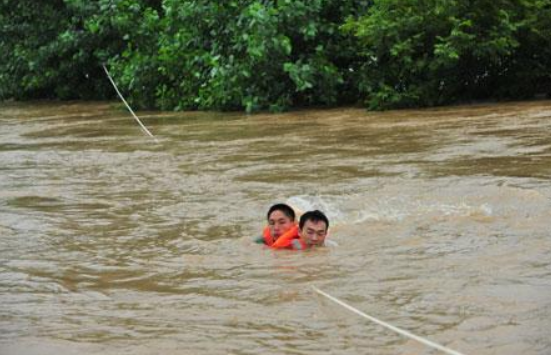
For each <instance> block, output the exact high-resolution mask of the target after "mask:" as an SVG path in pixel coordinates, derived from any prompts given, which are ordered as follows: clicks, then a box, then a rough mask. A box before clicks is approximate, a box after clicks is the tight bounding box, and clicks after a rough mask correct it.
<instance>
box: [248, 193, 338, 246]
mask: <svg viewBox="0 0 551 355" xmlns="http://www.w3.org/2000/svg"><path fill="white" fill-rule="evenodd" d="M294 221H295V212H294V210H293V209H292V208H291V207H290V206H288V205H286V204H276V205H273V206H272V207H271V208H270V210H269V211H268V226H267V227H266V228H265V229H264V235H263V236H262V237H260V238H258V239H257V242H258V243H263V244H266V245H268V246H269V247H271V248H273V249H294V250H305V249H309V248H312V247H318V246H323V245H324V244H325V238H326V237H327V232H328V230H329V219H328V218H327V216H325V214H323V212H321V211H318V210H315V211H308V212H306V213H305V214H303V215H302V216H301V217H300V222H299V225H298V227H297V225H296V224H295V222H294Z"/></svg>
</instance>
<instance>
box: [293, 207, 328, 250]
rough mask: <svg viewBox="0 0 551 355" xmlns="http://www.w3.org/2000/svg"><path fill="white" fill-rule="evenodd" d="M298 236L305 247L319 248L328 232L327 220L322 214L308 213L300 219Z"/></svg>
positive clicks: (319, 212)
mask: <svg viewBox="0 0 551 355" xmlns="http://www.w3.org/2000/svg"><path fill="white" fill-rule="evenodd" d="M298 228H299V231H298V235H299V236H300V239H301V240H302V241H303V242H304V244H306V245H307V246H309V247H311V246H321V245H323V243H324V242H325V237H326V236H327V231H328V230H329V220H328V219H327V217H326V216H325V215H324V214H323V212H321V211H318V210H315V211H308V212H306V213H305V214H303V215H302V216H301V217H300V221H299V224H298Z"/></svg>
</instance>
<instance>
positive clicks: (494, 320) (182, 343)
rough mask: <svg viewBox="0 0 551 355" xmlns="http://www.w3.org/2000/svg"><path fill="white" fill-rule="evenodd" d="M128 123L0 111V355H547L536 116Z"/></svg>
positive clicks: (549, 104) (550, 236) (76, 111)
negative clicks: (305, 242)
mask: <svg viewBox="0 0 551 355" xmlns="http://www.w3.org/2000/svg"><path fill="white" fill-rule="evenodd" d="M138 114H139V115H140V116H141V118H142V119H143V121H144V123H145V124H146V125H147V126H148V127H149V129H150V130H151V132H152V133H153V134H154V135H155V136H156V137H157V139H158V141H159V142H158V143H155V142H154V141H153V140H151V139H150V138H148V137H147V136H146V135H145V134H144V133H143V132H142V131H140V128H139V126H138V125H137V124H136V122H134V121H133V120H132V118H131V116H130V115H129V114H128V113H127V112H126V111H124V110H123V108H122V107H121V106H120V105H119V104H118V103H115V102H110V103H106V102H97V103H82V102H70V103H52V102H39V103H25V104H17V103H4V104H1V106H0V353H1V354H3V355H8V354H157V353H163V354H438V353H440V352H438V351H435V350H431V349H430V348H427V347H426V346H424V345H421V344H418V343H416V342H414V341H412V340H408V339H406V338H404V337H402V336H400V335H397V334H395V333H392V332H390V331H388V330H386V329H384V328H381V327H380V326H378V325H376V324H373V323H370V322H368V321H366V320H364V319H362V318H360V317H358V316H357V315H355V314H354V313H351V312H349V311H347V310H346V309H344V308H342V307H340V306H338V305H336V304H334V303H332V302H331V301H328V300H327V299H324V298H322V297H321V296H319V295H316V294H315V293H314V292H313V291H312V288H311V287H312V286H316V287H319V288H320V289H322V290H323V291H325V292H327V293H329V294H331V295H333V296H335V297H338V298H339V299H341V300H343V301H344V302H347V303H348V304H350V305H352V306H354V307H356V308H357V309H359V310H361V311H363V312H365V313H367V314H369V315H372V316H375V317H377V318H380V319H382V320H385V321H387V322H389V323H391V324H393V325H395V326H398V327H401V328H403V329H407V330H409V331H411V332H413V333H415V334H418V335H421V336H424V337H427V338H429V339H431V340H432V341H435V342H437V343H440V344H443V345H445V346H448V347H450V348H452V349H455V350H457V351H461V352H463V353H465V354H500V355H502V354H505V355H507V354H511V355H513V354H515V355H516V354H542V355H543V354H551V331H550V329H551V101H536V102H524V103H506V104H499V105H498V104H485V105H476V106H464V107H450V108H443V109H432V110H416V111H410V110H405V111H391V112H383V113H368V112H366V111H364V110H362V109H353V108H349V109H332V110H319V111H317V110H306V111H299V112H293V113H285V114H278V115H268V114H260V115H253V116H247V115H242V114H219V113H170V112H139V113H138ZM280 201H283V202H285V201H287V202H289V203H291V204H293V205H294V206H295V207H297V208H300V209H303V210H305V209H311V208H319V209H322V210H323V211H325V212H327V214H328V215H329V217H330V219H331V223H332V226H331V235H330V239H331V240H332V241H333V242H334V243H336V244H337V245H336V246H330V247H326V248H324V249H319V250H313V251H307V252H287V251H279V252H275V251H272V250H269V249H265V248H262V247H261V246H259V245H256V244H253V243H252V238H253V237H254V236H256V235H258V234H259V233H260V231H261V229H262V227H263V225H264V218H265V216H264V215H265V212H266V210H267V208H268V207H269V206H270V205H271V204H272V203H275V202H280Z"/></svg>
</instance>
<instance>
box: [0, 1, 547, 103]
mask: <svg viewBox="0 0 551 355" xmlns="http://www.w3.org/2000/svg"><path fill="white" fill-rule="evenodd" d="M550 2H551V0H479V1H476V2H474V1H463V0H423V1H419V0H364V1H360V0H270V1H269V0H239V1H237V0H228V1H203V0H93V1H87V0H50V1H31V0H21V1H15V0H0V50H1V52H2V54H3V55H2V56H0V99H8V98H16V99H32V98H61V99H83V98H84V99H91V98H94V99H96V98H99V99H103V98H107V97H114V95H115V94H114V91H113V89H112V88H111V87H110V84H109V82H108V81H107V80H106V78H105V74H104V73H103V70H102V68H101V65H102V64H107V65H108V67H109V69H110V72H111V74H112V75H113V77H114V78H115V80H116V82H117V83H118V85H119V87H120V88H121V90H122V91H123V92H124V93H125V96H126V97H127V98H128V99H129V101H130V103H131V105H132V106H133V107H136V108H146V107H147V108H161V109H176V110H190V109H199V110H245V111H248V112H252V111H256V110H264V109H269V110H271V111H281V110H285V109H287V108H289V107H299V106H313V105H335V104H345V103H355V102H357V101H359V100H364V101H365V102H366V104H367V105H368V106H369V107H370V108H375V109H381V108H391V107H410V106H427V105H428V106H431V105H441V104H446V103H451V102H457V101H463V100H472V99H486V98H524V97H530V96H532V95H534V94H536V93H542V92H545V93H551V87H550V86H551V74H550V73H551V53H550V52H551V45H550V44H551V43H550V40H551V4H550Z"/></svg>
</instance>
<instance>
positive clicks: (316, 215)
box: [298, 210, 329, 229]
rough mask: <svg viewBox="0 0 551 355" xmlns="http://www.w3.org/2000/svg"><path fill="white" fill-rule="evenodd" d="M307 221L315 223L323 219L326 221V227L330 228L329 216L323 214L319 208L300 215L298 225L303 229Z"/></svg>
mask: <svg viewBox="0 0 551 355" xmlns="http://www.w3.org/2000/svg"><path fill="white" fill-rule="evenodd" d="M306 221H312V222H314V223H316V222H319V221H322V222H325V229H329V220H328V219H327V217H326V216H325V215H324V214H323V212H321V211H319V210H315V211H308V212H306V213H305V214H303V215H302V216H300V221H299V222H298V227H299V228H300V229H302V227H304V224H305V223H306Z"/></svg>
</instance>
